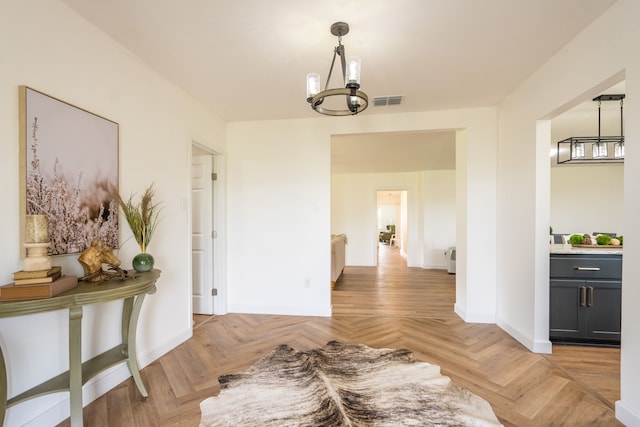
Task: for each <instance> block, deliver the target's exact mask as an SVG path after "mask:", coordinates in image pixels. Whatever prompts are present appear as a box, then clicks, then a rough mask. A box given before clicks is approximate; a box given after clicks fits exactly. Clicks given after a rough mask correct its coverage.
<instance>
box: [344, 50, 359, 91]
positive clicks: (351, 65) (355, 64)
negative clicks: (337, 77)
mask: <svg viewBox="0 0 640 427" xmlns="http://www.w3.org/2000/svg"><path fill="white" fill-rule="evenodd" d="M344 85H345V87H352V86H355V85H357V86H355V87H360V58H358V57H357V56H352V57H350V58H349V61H348V62H347V76H346V78H345V82H344Z"/></svg>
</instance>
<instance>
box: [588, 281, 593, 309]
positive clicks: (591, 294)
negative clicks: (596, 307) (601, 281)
mask: <svg viewBox="0 0 640 427" xmlns="http://www.w3.org/2000/svg"><path fill="white" fill-rule="evenodd" d="M592 305H593V286H589V287H587V307H591V306H592Z"/></svg>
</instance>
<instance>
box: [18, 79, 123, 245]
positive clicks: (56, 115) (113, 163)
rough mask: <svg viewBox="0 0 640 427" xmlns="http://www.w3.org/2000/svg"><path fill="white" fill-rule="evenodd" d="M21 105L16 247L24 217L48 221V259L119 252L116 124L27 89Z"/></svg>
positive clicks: (21, 95) (21, 93) (21, 94)
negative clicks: (90, 251) (89, 251)
mask: <svg viewBox="0 0 640 427" xmlns="http://www.w3.org/2000/svg"><path fill="white" fill-rule="evenodd" d="M19 104H20V105H19V108H20V110H19V139H20V150H19V157H20V168H19V169H20V215H19V217H20V247H21V248H24V243H25V222H26V216H27V215H46V216H47V219H48V235H49V241H50V244H49V248H48V255H69V254H76V253H80V252H82V251H83V250H84V249H86V248H87V247H89V246H91V242H92V241H93V240H94V239H100V240H102V241H103V242H104V243H105V244H107V245H108V246H110V247H111V248H117V247H119V229H118V205H117V202H116V200H115V198H114V197H113V195H112V192H111V189H112V188H115V189H116V190H117V189H118V182H119V180H118V150H119V125H118V123H116V122H114V121H112V120H109V119H106V118H104V117H102V116H99V115H97V114H94V113H91V112H89V111H87V110H84V109H82V108H79V107H76V106H74V105H72V104H69V103H67V102H65V101H61V100H60V99H57V98H54V97H52V96H50V95H47V94H45V93H43V92H40V91H38V90H35V89H33V88H30V87H28V86H19ZM24 254H25V251H24V250H22V255H23V257H24Z"/></svg>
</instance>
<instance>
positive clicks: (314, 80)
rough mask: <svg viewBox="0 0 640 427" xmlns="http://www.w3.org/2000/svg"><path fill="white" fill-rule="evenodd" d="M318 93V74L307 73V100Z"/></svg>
mask: <svg viewBox="0 0 640 427" xmlns="http://www.w3.org/2000/svg"><path fill="white" fill-rule="evenodd" d="M318 93H320V74H318V73H309V74H307V100H310V99H311V98H313V97H314V96H316V95H317V94H318Z"/></svg>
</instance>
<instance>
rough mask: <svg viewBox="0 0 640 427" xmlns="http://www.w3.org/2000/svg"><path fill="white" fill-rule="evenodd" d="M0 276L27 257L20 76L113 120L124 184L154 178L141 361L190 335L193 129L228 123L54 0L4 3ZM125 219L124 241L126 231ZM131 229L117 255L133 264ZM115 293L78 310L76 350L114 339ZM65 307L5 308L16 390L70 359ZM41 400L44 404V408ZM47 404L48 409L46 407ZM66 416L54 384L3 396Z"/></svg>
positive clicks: (4, 332) (95, 388)
mask: <svg viewBox="0 0 640 427" xmlns="http://www.w3.org/2000/svg"><path fill="white" fill-rule="evenodd" d="M0 52H2V55H1V58H0V73H1V78H0V141H2V142H1V143H0V147H2V148H1V150H2V152H1V153H2V155H1V156H0V179H1V180H2V183H3V185H2V206H3V209H2V210H1V211H0V235H1V236H2V239H0V282H2V283H8V282H10V281H11V273H12V272H14V271H17V270H20V269H21V267H22V264H21V261H20V256H19V249H20V248H19V230H18V202H19V195H18V187H19V186H18V179H19V174H18V86H19V85H28V86H30V87H32V88H34V89H37V90H40V91H43V92H45V93H47V94H49V95H51V96H54V97H57V98H59V99H61V100H64V101H67V102H69V103H72V104H74V105H76V106H78V107H81V108H84V109H86V110H88V111H91V112H93V113H96V114H99V115H101V116H104V117H107V118H109V119H111V120H113V121H115V122H118V123H119V125H120V147H119V148H120V151H119V172H120V190H121V192H122V193H123V194H129V193H132V192H135V193H138V194H139V193H140V192H142V191H143V190H144V189H145V188H146V187H147V186H148V185H149V184H150V183H151V182H154V183H155V187H156V189H157V200H158V201H161V202H162V204H163V206H164V209H163V211H162V220H161V222H160V224H159V226H158V229H157V231H156V234H155V235H154V239H153V241H152V243H151V245H150V248H149V251H150V252H151V253H152V254H153V255H154V256H155V259H156V266H157V268H159V269H161V270H162V276H161V278H160V280H159V281H158V292H157V293H155V294H154V295H150V296H148V297H147V298H146V300H145V303H144V306H143V308H142V313H141V318H140V322H139V326H138V356H139V361H140V363H141V364H142V366H144V365H147V364H148V363H150V362H151V361H153V360H154V359H156V358H157V357H159V356H160V355H162V354H163V353H164V352H166V351H168V350H169V349H171V348H173V347H174V346H175V345H177V344H178V343H180V342H182V341H184V340H185V339H187V338H188V337H189V336H190V335H191V316H190V314H191V313H190V307H191V305H190V283H189V277H190V276H189V274H190V273H189V270H190V268H191V266H190V263H189V258H188V257H189V247H190V246H189V230H188V224H189V212H188V206H189V199H190V194H189V184H190V179H189V164H190V158H189V147H190V145H191V138H192V137H195V136H197V137H198V141H200V142H201V143H209V144H211V146H212V147H211V148H214V146H216V148H217V149H221V148H222V149H223V148H224V142H225V132H226V129H225V126H226V125H225V123H224V122H222V121H221V120H220V119H218V118H216V117H215V116H214V115H213V114H211V113H210V111H209V110H207V109H206V108H204V107H203V106H202V105H200V104H199V103H197V102H196V101H195V100H193V99H192V98H190V97H188V96H186V95H185V94H184V93H183V92H182V91H180V90H179V89H177V88H176V87H175V86H173V85H172V84H170V83H168V82H167V81H165V80H164V79H162V78H160V77H159V76H158V75H157V74H156V73H155V72H153V71H151V70H150V69H149V68H148V67H147V66H146V65H145V64H143V63H142V62H141V61H139V60H138V59H136V58H135V57H133V55H131V54H130V53H129V52H127V51H125V50H124V49H123V48H122V47H120V46H119V45H116V44H115V43H114V42H113V41H112V40H111V39H109V38H107V37H106V36H105V35H103V34H102V33H100V32H98V31H97V30H96V29H95V28H94V27H92V26H91V25H89V24H88V23H87V22H86V21H85V20H83V19H82V18H80V17H79V16H77V15H76V14H75V12H73V11H71V10H70V9H69V8H68V7H67V6H65V5H63V4H62V3H60V2H58V1H55V0H25V1H3V2H2V13H0ZM130 235H131V234H130V231H129V229H128V227H127V225H126V223H125V222H124V221H123V222H122V223H121V241H125V240H126V239H127V238H128V237H129V236H130ZM137 251H138V250H137V246H136V245H135V241H134V240H129V241H128V242H126V243H124V245H123V247H122V248H121V250H120V251H119V253H118V255H119V257H120V259H121V260H122V262H123V265H124V267H127V268H130V266H131V261H130V260H131V258H132V257H133V256H134V255H135V254H136V253H137ZM54 262H55V263H56V264H61V265H63V270H64V272H65V273H66V274H74V273H75V274H81V273H82V270H81V269H80V265H79V264H78V262H77V257H76V256H67V257H56V258H55V260H54ZM120 307H121V304H120V303H117V302H114V303H108V304H100V305H96V306H91V307H87V308H86V309H85V310H84V319H83V323H84V331H83V346H82V349H83V356H84V358H85V359H86V358H89V357H91V356H93V355H95V354H97V353H98V352H101V351H103V350H106V349H108V348H111V347H113V346H114V345H115V344H117V343H118V342H119V339H120V338H119V335H120V326H119V325H120V317H119V310H120ZM67 317H68V315H67V313H66V312H65V311H58V312H53V313H48V314H42V315H30V316H23V317H20V318H11V319H0V345H1V346H2V349H3V351H4V355H5V359H6V364H7V369H8V389H9V390H8V391H9V397H12V396H14V395H16V394H18V393H20V392H22V391H24V390H26V389H28V388H30V387H32V386H34V385H35V384H37V383H40V382H42V381H44V380H46V379H48V378H50V377H52V376H55V375H57V374H58V373H60V372H62V371H64V370H66V369H67V363H68V362H67V347H66V342H67ZM128 376H129V374H128V369H127V368H126V366H124V365H120V366H119V367H117V368H115V369H113V370H111V371H107V373H106V374H105V375H102V376H101V377H99V378H100V380H99V381H97V382H95V383H92V384H91V385H88V386H86V387H85V396H86V398H85V403H86V402H87V401H88V399H91V398H94V397H96V394H99V393H103V392H104V391H106V390H107V389H108V388H110V387H113V386H114V385H116V384H118V383H120V382H121V381H122V380H124V379H125V378H127V377H128ZM47 411H48V412H47ZM45 412H47V413H45ZM66 416H68V400H67V395H66V394H64V393H58V394H54V395H49V396H46V397H42V398H38V399H35V400H31V401H28V402H25V403H22V404H20V405H17V406H14V407H12V408H10V409H9V410H8V412H7V419H6V422H5V425H7V426H17V425H23V424H25V423H28V422H32V424H33V425H54V424H56V423H57V422H59V421H61V420H62V419H63V418H65V417H66Z"/></svg>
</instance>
